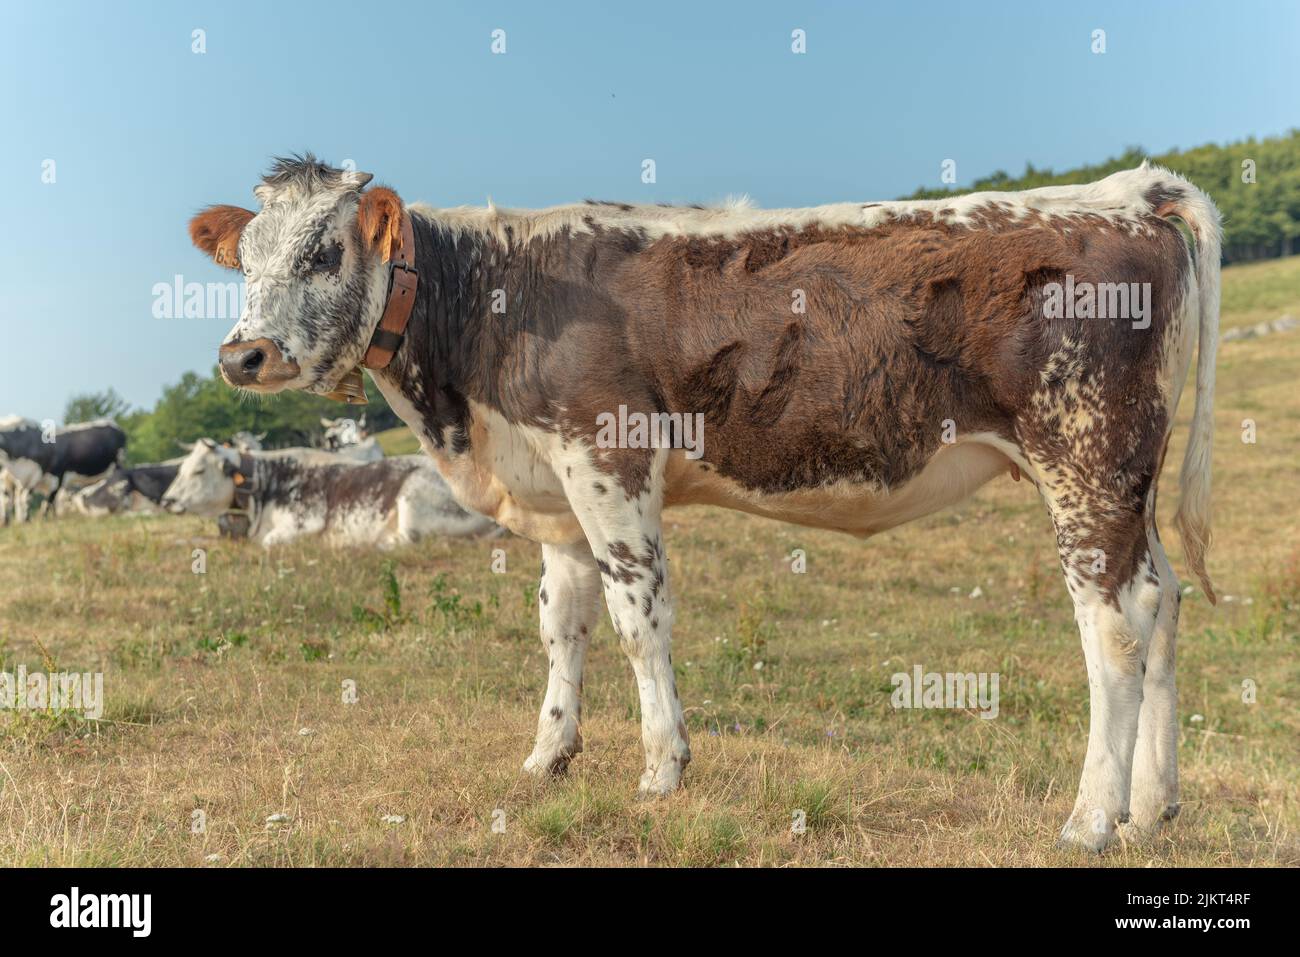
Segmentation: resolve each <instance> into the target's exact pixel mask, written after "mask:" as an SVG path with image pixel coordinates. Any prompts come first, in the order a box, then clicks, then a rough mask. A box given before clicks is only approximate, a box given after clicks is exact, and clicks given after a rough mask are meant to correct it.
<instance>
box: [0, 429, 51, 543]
mask: <svg viewBox="0 0 1300 957" xmlns="http://www.w3.org/2000/svg"><path fill="white" fill-rule="evenodd" d="M41 434H42V430H41V426H40V424H39V423H37V422H34V421H33V420H31V419H25V418H22V417H21V416H16V415H14V416H6V417H4V418H0V525H7V524H8V523H9V512H10V509H12V510H13V516H14V521H15V522H25V521H27V519H28V517H29V515H30V513H31V493H32V492H33V491H39V492H41V493H42V494H44V495H46V496H47V497H48V495H49V494H50V491H51V490H52V489H53V487H54V480H53V477H52V476H50V475H48V474H46V472H45V470H44V469H43V468H41V465H40V463H39V462H37V461H35V460H33V459H31V458H28V457H26V456H25V455H23V454H22V450H23V449H26V448H27V447H28V445H30V444H31V441H32V440H33V439H35V440H36V441H39V440H40V437H41ZM11 450H12V454H11Z"/></svg>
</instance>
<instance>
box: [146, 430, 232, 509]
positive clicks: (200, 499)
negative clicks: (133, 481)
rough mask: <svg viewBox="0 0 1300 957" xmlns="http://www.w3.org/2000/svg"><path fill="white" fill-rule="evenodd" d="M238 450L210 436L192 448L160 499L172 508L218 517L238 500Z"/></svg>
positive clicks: (166, 506) (166, 507)
mask: <svg viewBox="0 0 1300 957" xmlns="http://www.w3.org/2000/svg"><path fill="white" fill-rule="evenodd" d="M238 471H239V453H238V452H236V451H235V450H234V449H232V448H228V447H226V446H224V445H218V444H217V443H216V442H214V441H212V440H211V439H199V441H197V442H195V443H194V447H193V448H192V449H190V454H189V455H187V456H186V457H185V461H184V462H182V463H181V465H180V468H179V469H177V470H176V478H174V479H173V480H172V484H171V485H169V486H167V491H166V492H164V493H163V497H162V499H161V501H160V502H159V504H160V505H162V507H163V508H165V509H167V511H169V512H175V513H176V514H178V515H179V514H180V513H182V512H184V513H186V514H190V515H199V516H202V517H204V518H216V517H217V516H218V515H220V514H221V513H222V512H224V511H225V510H226V509H228V508H230V506H231V504H232V503H233V502H234V500H235V474H236V473H237V472H238Z"/></svg>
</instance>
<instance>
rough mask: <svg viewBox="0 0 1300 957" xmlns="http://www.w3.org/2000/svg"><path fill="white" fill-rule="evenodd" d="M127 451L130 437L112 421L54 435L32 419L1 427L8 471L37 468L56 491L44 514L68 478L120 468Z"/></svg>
mask: <svg viewBox="0 0 1300 957" xmlns="http://www.w3.org/2000/svg"><path fill="white" fill-rule="evenodd" d="M47 440H48V441H47ZM125 447H126V433H125V432H123V431H122V430H121V429H120V428H118V426H117V424H116V423H114V422H112V421H110V420H108V419H98V420H96V421H94V422H83V423H81V424H79V425H69V426H66V427H64V428H61V429H55V430H53V431H52V432H47V430H45V429H42V427H41V426H39V425H38V424H37V423H35V422H33V421H31V420H30V419H20V420H15V419H6V420H4V422H3V423H0V453H3V455H4V457H5V459H6V460H7V461H6V464H5V469H6V470H8V471H11V472H12V471H14V470H15V469H16V468H17V467H19V466H21V465H27V467H28V470H29V471H31V467H32V466H34V467H36V468H39V469H40V472H41V474H42V476H45V475H48V476H50V477H51V479H52V486H53V487H52V489H51V491H50V494H49V495H48V496H47V497H46V500H45V503H44V504H43V505H42V506H41V510H42V512H43V513H44V512H46V511H47V510H48V509H49V506H50V503H51V502H52V501H53V500H54V498H55V496H57V495H58V493H59V490H60V489H61V488H62V487H63V485H64V482H65V481H66V480H67V476H69V475H74V476H81V477H83V478H93V477H95V476H97V475H100V474H102V473H103V472H105V471H106V470H107V469H108V468H109V467H110V466H112V465H114V464H116V463H117V462H118V460H119V458H120V456H121V453H122V449H123V448H125ZM29 488H30V486H29Z"/></svg>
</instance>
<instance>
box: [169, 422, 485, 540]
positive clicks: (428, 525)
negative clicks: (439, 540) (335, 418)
mask: <svg viewBox="0 0 1300 957" xmlns="http://www.w3.org/2000/svg"><path fill="white" fill-rule="evenodd" d="M321 456H328V461H326V460H323V459H322V458H321ZM162 504H163V507H164V508H167V509H169V510H170V511H172V512H175V513H177V514H180V513H187V514H192V515H200V516H204V517H207V518H217V517H220V516H222V515H223V514H225V513H227V512H228V511H230V510H231V509H236V510H240V511H243V512H245V513H246V514H247V522H248V531H247V536H248V537H249V538H251V539H252V540H254V541H257V542H260V543H261V544H262V545H263V546H264V547H267V548H270V547H272V546H274V545H283V544H285V543H287V542H291V541H294V540H295V539H297V538H301V537H302V536H305V535H320V536H322V537H323V538H324V539H325V540H326V541H327V542H329V543H330V544H333V545H370V546H375V547H378V548H383V549H387V548H392V547H394V546H397V545H404V544H409V543H412V542H416V541H419V540H420V539H422V538H430V537H437V536H443V537H453V538H462V537H476V536H482V535H490V534H494V533H497V532H498V528H497V526H496V524H495V523H494V522H492V521H491V520H490V519H487V518H484V517H483V516H482V515H477V514H475V513H472V512H468V511H466V510H465V509H463V508H461V507H460V506H459V505H457V504H456V501H455V499H453V498H452V496H451V492H450V491H448V489H447V485H446V483H445V482H444V481H443V480H442V477H441V476H440V475H439V474H438V470H437V469H436V468H435V467H433V466H432V463H430V462H429V460H428V459H427V458H426V457H424V456H422V455H403V456H395V457H393V458H387V459H383V460H381V461H379V462H349V461H346V460H339V459H338V458H337V457H335V456H333V455H331V454H330V453H326V452H320V453H316V454H315V455H310V456H304V455H297V454H286V452H283V451H282V452H252V453H244V454H240V453H239V452H237V451H236V450H234V449H232V448H229V447H227V446H224V445H218V444H217V443H215V442H212V441H210V440H206V439H205V440H201V441H199V442H197V443H195V446H194V449H193V450H192V451H191V452H190V454H189V455H188V456H187V457H186V459H185V461H184V462H182V463H181V465H180V468H179V470H178V472H177V474H176V478H175V480H174V481H173V482H172V484H171V486H170V487H169V488H168V489H167V492H166V494H165V495H164V496H163V498H162Z"/></svg>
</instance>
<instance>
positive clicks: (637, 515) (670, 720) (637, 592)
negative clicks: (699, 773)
mask: <svg viewBox="0 0 1300 957" xmlns="http://www.w3.org/2000/svg"><path fill="white" fill-rule="evenodd" d="M615 454H618V455H620V456H621V457H622V458H621V461H620V462H619V463H618V468H617V469H616V470H611V467H610V466H611V463H609V462H602V463H601V465H600V466H599V467H598V466H597V464H596V463H595V462H594V461H593V460H592V459H591V458H589V457H588V456H587V455H586V454H583V453H575V454H574V455H572V456H570V457H569V458H568V460H567V461H566V462H565V463H564V466H563V468H561V469H560V472H561V474H563V475H564V476H565V477H564V486H565V492H566V494H567V496H568V498H569V504H570V506H571V507H572V508H573V511H574V514H575V515H577V517H578V521H579V522H580V523H581V525H582V529H583V532H584V533H585V534H586V536H587V541H588V543H589V544H590V546H591V552H592V554H593V555H594V556H595V557H596V565H597V567H598V568H599V569H600V575H601V578H602V581H603V584H604V590H605V604H606V606H608V608H609V617H610V620H611V621H612V622H613V625H614V631H615V633H617V635H618V639H619V644H620V645H621V646H622V648H623V651H624V653H625V654H626V655H627V657H628V660H629V661H630V662H631V663H632V671H633V672H634V674H635V675H636V683H637V691H638V692H639V695H640V699H641V739H642V742H643V744H644V745H645V761H646V765H645V773H644V774H642V776H641V787H640V792H641V794H642V796H653V795H661V794H668V793H670V792H672V791H673V790H675V789H676V788H677V786H678V784H679V783H680V782H681V778H682V771H683V770H684V769H685V767H686V765H687V763H688V762H689V761H690V760H691V750H690V746H689V744H688V742H687V737H686V722H685V721H684V720H683V719H682V705H681V701H680V700H679V699H678V697H677V681H676V678H675V676H674V674H673V665H672V655H671V644H672V625H673V605H672V599H671V597H670V596H669V593H668V564H667V560H666V559H665V557H664V549H663V537H662V533H661V529H660V521H659V516H660V511H661V509H662V505H663V477H662V476H663V466H664V462H665V461H666V455H665V454H664V453H663V452H662V451H659V452H650V451H645V452H634V451H629V450H619V452H618V453H615Z"/></svg>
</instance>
